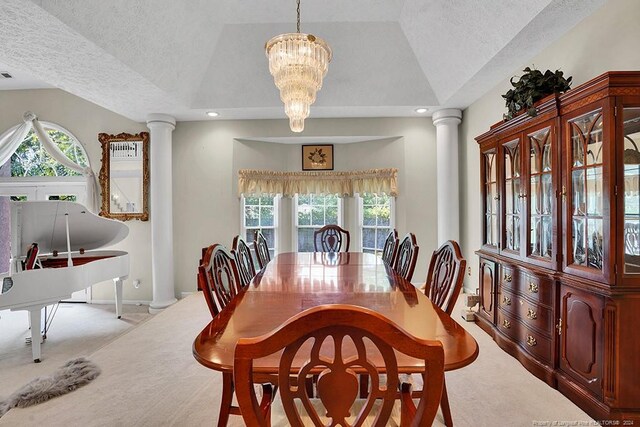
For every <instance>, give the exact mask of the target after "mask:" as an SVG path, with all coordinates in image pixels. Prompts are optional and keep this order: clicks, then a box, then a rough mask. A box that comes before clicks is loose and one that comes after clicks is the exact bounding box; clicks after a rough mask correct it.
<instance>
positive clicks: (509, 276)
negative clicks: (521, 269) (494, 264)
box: [498, 265, 518, 286]
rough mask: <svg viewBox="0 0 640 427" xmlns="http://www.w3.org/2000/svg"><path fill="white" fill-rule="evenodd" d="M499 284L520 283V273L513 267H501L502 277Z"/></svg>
mask: <svg viewBox="0 0 640 427" xmlns="http://www.w3.org/2000/svg"><path fill="white" fill-rule="evenodd" d="M498 279H499V283H501V284H506V285H512V286H513V284H515V282H517V281H518V273H517V272H516V271H515V269H514V268H513V267H509V266H505V265H501V266H500V277H499V278H498Z"/></svg>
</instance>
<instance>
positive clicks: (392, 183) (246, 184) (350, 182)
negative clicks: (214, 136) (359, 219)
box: [238, 169, 398, 197]
mask: <svg viewBox="0 0 640 427" xmlns="http://www.w3.org/2000/svg"><path fill="white" fill-rule="evenodd" d="M238 192H239V193H240V194H244V195H245V196H246V195H256V194H282V195H283V196H285V197H291V196H293V195H294V194H296V193H299V194H339V195H341V196H353V194H354V193H360V194H362V193H376V194H383V193H384V194H388V195H390V196H397V195H398V170H397V169H369V170H364V171H349V172H315V171H314V172H276V171H263V170H249V169H241V170H240V171H238Z"/></svg>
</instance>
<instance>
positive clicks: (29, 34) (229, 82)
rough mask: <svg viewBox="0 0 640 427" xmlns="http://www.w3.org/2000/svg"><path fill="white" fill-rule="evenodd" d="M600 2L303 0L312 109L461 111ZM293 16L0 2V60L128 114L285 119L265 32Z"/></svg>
mask: <svg viewBox="0 0 640 427" xmlns="http://www.w3.org/2000/svg"><path fill="white" fill-rule="evenodd" d="M604 2H605V0H526V1H525V0H482V1H478V0H349V1H346V0H323V1H318V0H303V1H302V6H301V13H302V31H303V32H307V33H312V34H315V35H316V36H319V37H322V38H324V39H325V40H326V41H327V42H328V43H329V45H330V46H331V48H332V49H333V52H334V57H333V61H332V62H331V64H330V66H329V72H328V74H327V77H326V78H325V83H324V86H323V88H322V90H321V91H320V93H319V95H318V100H317V101H316V104H315V105H314V106H312V109H311V117H384V116H388V117H395V116H412V115H415V113H414V109H415V108H416V107H419V106H424V107H429V108H430V110H431V111H434V110H437V109H439V108H442V107H456V108H464V107H466V106H468V105H469V104H471V103H472V102H473V101H475V100H476V99H477V98H478V97H480V96H481V95H482V94H484V93H485V92H486V91H488V90H489V89H491V88H492V87H494V86H495V85H496V84H497V83H498V82H500V81H502V80H503V79H504V78H506V77H509V74H510V73H512V72H513V69H514V68H517V67H519V66H520V64H525V63H526V62H527V61H528V60H529V59H530V58H532V57H533V56H535V54H536V53H538V52H539V51H541V50H542V49H543V48H545V47H546V46H548V45H549V44H550V43H551V42H553V41H554V40H556V39H557V38H558V37H560V36H561V35H562V34H564V33H565V32H566V31H568V30H569V29H570V28H571V27H573V26H574V25H575V24H577V23H578V22H579V21H580V20H582V19H583V18H584V17H586V16H588V15H589V14H591V13H593V11H595V10H596V9H597V8H598V7H599V6H601V5H602V4H603V3H604ZM295 19H296V16H295V1H294V0H270V1H265V0H242V1H239V0H236V1H233V0H219V1H211V0H136V1H131V0H108V1H104V0H32V1H29V0H2V1H0V68H3V67H5V68H8V71H10V72H12V73H13V74H16V75H18V74H22V75H24V76H25V78H27V81H28V83H25V82H23V83H22V85H21V86H20V88H25V87H30V85H31V87H43V86H44V87H46V86H47V85H51V86H55V87H59V88H61V89H64V90H66V91H68V92H70V93H73V94H75V95H77V96H80V97H82V98H85V99H87V100H89V101H92V102H94V103H96V104H98V105H101V106H103V107H105V108H108V109H110V110H113V111H115V112H117V113H120V114H122V115H124V116H127V117H129V118H131V119H134V120H137V121H144V120H145V118H146V116H147V115H148V114H150V113H166V114H171V115H173V116H175V117H176V118H177V119H178V120H203V119H205V116H204V112H206V111H209V110H214V111H217V112H219V113H220V116H219V117H220V118H221V119H251V118H284V117H285V116H284V111H283V107H282V103H281V101H280V99H279V94H278V91H277V89H276V88H275V86H274V84H273V80H272V78H271V76H270V75H269V72H268V64H267V59H266V57H265V55H264V43H265V41H267V40H268V39H270V38H271V37H273V36H275V35H277V34H280V33H283V32H292V31H295ZM0 71H7V70H4V69H3V70H0ZM29 79H30V80H29ZM14 86H15V82H14ZM10 88H11V87H10V86H9V85H8V83H7V82H3V81H2V80H0V89H10ZM14 88H17V87H14Z"/></svg>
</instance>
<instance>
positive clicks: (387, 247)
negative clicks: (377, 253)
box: [382, 228, 399, 267]
mask: <svg viewBox="0 0 640 427" xmlns="http://www.w3.org/2000/svg"><path fill="white" fill-rule="evenodd" d="M398 243H399V240H398V230H396V229H395V228H394V229H393V230H391V231H390V232H389V234H388V235H387V239H386V240H385V241H384V248H383V249H382V261H384V262H385V264H386V265H388V266H389V267H393V262H394V261H395V259H396V254H397V253H398Z"/></svg>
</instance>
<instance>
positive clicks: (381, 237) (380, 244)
mask: <svg viewBox="0 0 640 427" xmlns="http://www.w3.org/2000/svg"><path fill="white" fill-rule="evenodd" d="M390 231H391V229H389V228H378V234H377V238H376V248H377V249H378V250H380V251H382V249H384V242H385V240H386V239H387V235H388V234H389V232H390Z"/></svg>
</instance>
